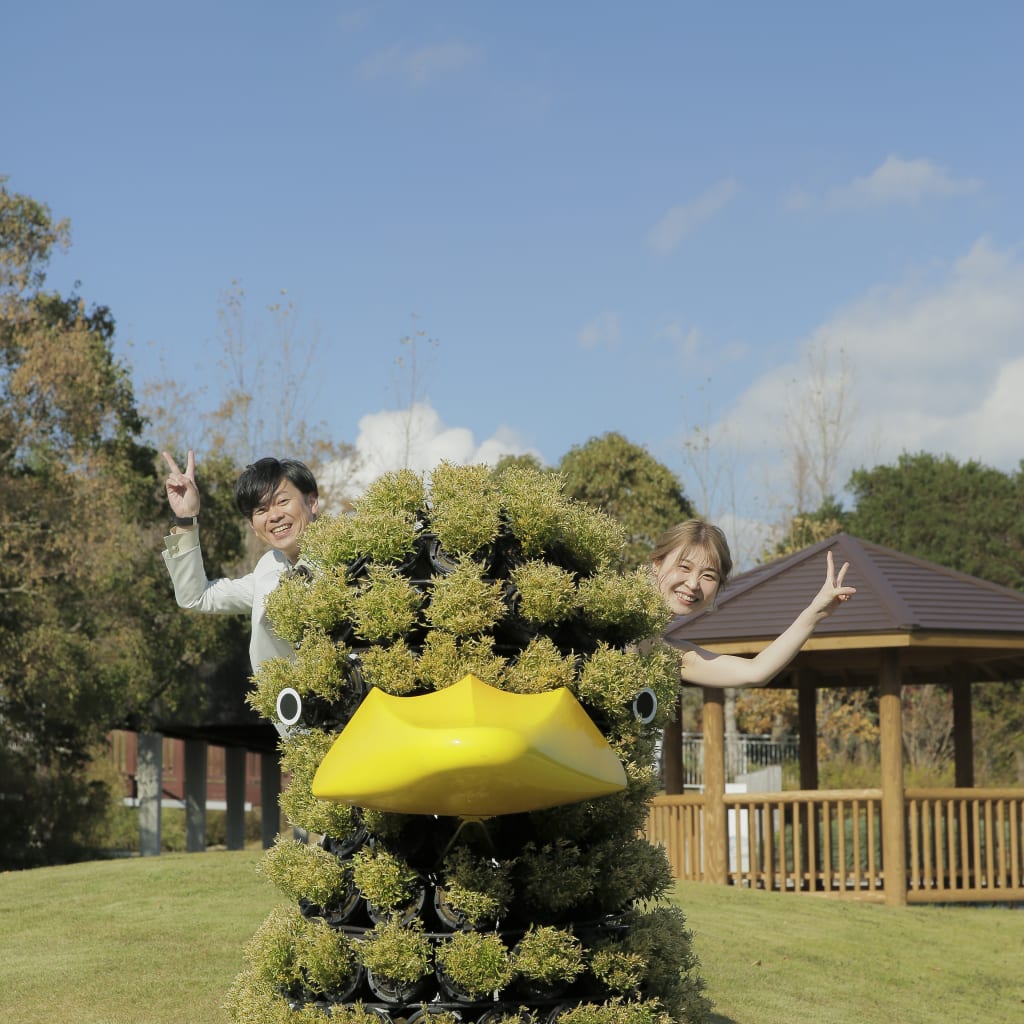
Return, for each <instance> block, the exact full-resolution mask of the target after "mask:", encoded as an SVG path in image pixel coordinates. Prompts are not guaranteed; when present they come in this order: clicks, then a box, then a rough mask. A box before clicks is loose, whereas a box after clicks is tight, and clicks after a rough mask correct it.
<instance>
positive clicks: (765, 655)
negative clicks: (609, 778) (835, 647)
mask: <svg viewBox="0 0 1024 1024" xmlns="http://www.w3.org/2000/svg"><path fill="white" fill-rule="evenodd" d="M826 566H827V567H826V571H825V582H824V583H823V584H822V587H821V590H819V591H818V593H817V594H816V595H815V596H814V598H813V600H812V601H811V603H810V604H809V605H808V606H807V607H806V608H805V609H804V610H803V611H802V612H801V613H800V614H799V615H798V616H797V617H796V619H795V621H794V622H793V624H792V625H791V626H790V627H789V628H788V629H787V630H786V631H785V632H784V633H783V634H782V635H781V636H778V637H776V638H775V639H774V640H773V641H772V642H771V643H770V644H769V645H768V646H767V647H766V648H765V649H764V650H763V651H760V652H758V653H757V654H755V655H754V657H752V658H740V657H737V656H735V655H732V654H713V653H712V652H711V651H706V650H704V649H703V648H701V647H698V646H697V645H696V644H693V643H690V642H689V641H688V640H683V639H681V638H679V637H678V636H674V635H672V633H673V628H672V627H673V626H676V627H678V625H679V622H678V617H680V616H683V615H693V613H694V612H698V611H701V610H703V609H704V608H708V607H710V608H712V609H713V608H714V607H715V598H716V597H717V596H718V592H719V590H721V588H722V586H723V585H724V584H725V581H726V579H727V578H728V576H729V573H730V572H731V571H732V556H731V555H730V554H729V545H728V543H727V541H726V539H725V534H724V533H722V531H721V530H720V529H719V528H718V527H717V526H712V525H711V524H710V523H705V522H701V521H700V520H698V519H690V520H688V521H687V522H685V523H680V524H679V525H678V526H674V527H672V529H670V530H668V531H666V532H665V533H664V534H662V536H661V537H660V538H659V539H658V543H657V544H656V545H655V547H654V551H653V553H652V554H651V571H652V575H653V580H654V585H655V586H656V587H657V589H658V591H659V592H660V593H661V596H662V597H664V599H665V601H666V602H667V604H668V606H669V608H671V609H672V612H673V613H674V614H675V615H676V616H677V619H676V620H674V621H673V623H672V624H671V625H670V626H669V628H668V630H667V631H666V635H665V637H664V639H665V641H666V643H669V644H671V645H672V646H673V647H676V648H678V649H679V650H680V651H682V652H683V653H682V656H681V658H680V675H681V676H682V678H683V680H684V681H685V682H687V683H693V684H695V685H697V686H710V687H718V688H725V687H731V686H764V684H765V683H767V682H769V681H770V680H771V679H773V678H774V677H775V676H777V675H778V674H779V672H781V671H782V669H784V668H785V667H786V665H788V664H789V662H790V661H792V660H793V658H794V657H796V654H797V652H798V651H799V650H800V648H801V647H802V646H803V645H804V643H805V642H806V641H807V639H808V637H810V635H811V633H813V632H814V627H815V626H817V624H818V623H819V622H820V621H821V620H822V619H824V618H826V617H827V616H829V615H831V614H832V612H834V611H835V610H836V608H838V607H839V605H840V604H841V603H842V602H844V601H848V600H849V599H850V598H851V597H852V596H853V595H854V594H855V593H856V592H857V591H856V589H855V588H854V587H845V586H843V579H844V577H845V576H846V570H847V569H848V568H849V567H850V564H849V562H844V563H843V565H842V568H840V570H839V572H838V573H837V572H836V571H835V565H834V563H833V560H832V552H831V551H830V552H829V553H828V558H827V562H826Z"/></svg>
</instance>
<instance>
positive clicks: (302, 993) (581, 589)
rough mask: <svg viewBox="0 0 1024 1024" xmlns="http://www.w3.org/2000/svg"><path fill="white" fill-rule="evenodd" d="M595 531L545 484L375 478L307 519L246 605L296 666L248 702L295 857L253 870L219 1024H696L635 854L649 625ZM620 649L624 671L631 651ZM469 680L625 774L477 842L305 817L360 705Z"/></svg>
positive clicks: (652, 724) (642, 792)
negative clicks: (274, 904)
mask: <svg viewBox="0 0 1024 1024" xmlns="http://www.w3.org/2000/svg"><path fill="white" fill-rule="evenodd" d="M622 543H623V537H622V534H621V529H620V528H619V527H618V525H617V524H616V523H615V522H614V521H613V520H611V519H610V518H609V517H607V516H605V515H604V514H602V513H600V512H598V511H596V510H594V509H592V508H590V507H588V506H586V505H584V504H582V503H579V502H575V501H573V500H571V499H569V498H567V497H566V496H565V495H564V494H563V492H562V481H561V478H560V477H559V476H558V475H557V474H552V473H545V472H542V471H539V470H535V469H532V468H524V467H519V466H510V467H509V468H507V469H505V470H504V471H502V472H500V473H494V472H492V471H490V470H488V468H487V467H485V466H454V465H450V464H447V463H443V464H441V465H440V466H438V467H437V468H436V469H435V470H434V471H433V473H432V474H431V477H430V484H429V487H428V485H427V484H426V482H425V481H424V479H423V478H422V477H421V476H419V475H417V474H415V473H412V472H409V471H401V472H398V473H393V474H388V475H387V476H384V477H382V478H380V479H379V480H378V481H377V482H376V483H375V484H374V485H373V486H371V488H370V489H369V490H368V491H367V492H366V494H365V495H364V496H363V497H362V498H361V499H360V500H359V501H358V503H357V504H356V507H355V509H354V511H353V512H352V513H350V514H347V515H344V516H337V517H329V516H323V517H321V518H320V519H318V520H317V521H316V522H315V523H313V524H312V525H311V526H310V527H309V528H308V529H307V531H306V534H305V535H304V537H303V550H302V559H301V560H300V563H299V565H298V566H297V567H296V569H295V570H294V571H293V572H292V573H291V574H290V575H289V576H288V577H286V578H285V579H283V580H282V582H281V584H280V585H279V587H278V588H277V590H276V591H275V592H274V593H273V594H272V595H271V598H270V600H269V601H268V607H267V610H268V614H269V615H270V616H271V619H272V621H273V622H274V625H275V629H277V631H278V632H279V633H280V635H281V636H283V637H284V638H286V639H287V640H289V641H291V642H292V643H294V644H295V647H296V657H295V659H294V661H285V660H277V661H271V662H267V663H265V664H264V665H263V666H262V667H261V670H260V672H259V674H258V676H257V677H256V688H255V690H254V691H253V692H252V694H251V695H250V702H251V703H252V705H253V706H254V707H255V708H256V709H257V710H258V711H259V712H260V713H261V714H263V715H265V716H266V717H268V718H270V719H271V720H275V721H281V722H284V723H286V724H287V725H288V727H289V732H288V735H287V737H286V738H285V739H284V740H283V741H282V768H283V769H284V770H285V771H286V772H287V774H288V777H289V778H290V780H291V782H290V786H289V788H288V789H287V791H286V792H285V793H284V794H282V798H281V803H282V808H283V809H284V811H285V813H286V815H287V817H288V818H289V820H290V821H291V822H292V824H293V825H294V826H295V827H296V828H298V829H302V830H304V831H305V832H307V833H308V834H309V835H310V837H311V840H310V842H308V843H302V842H298V841H296V840H295V839H291V838H279V840H278V842H277V844H276V845H275V847H274V848H273V849H271V850H268V851H267V853H266V855H265V858H264V860H263V862H262V863H261V867H260V870H261V871H262V872H263V873H264V874H265V875H266V876H267V877H268V878H269V879H271V880H272V881H273V882H274V883H275V884H276V885H277V886H278V887H279V889H280V890H281V892H282V893H283V894H284V895H285V896H286V897H287V899H288V901H289V903H288V904H283V905H282V906H281V907H279V908H277V909H276V910H275V911H274V912H273V913H272V914H271V915H270V916H269V917H268V918H267V920H266V921H265V922H264V924H263V926H262V927H261V928H260V930H259V931H258V932H257V933H256V935H255V936H254V937H253V939H252V940H251V941H250V942H249V944H248V945H247V947H246V960H247V967H246V969H245V970H244V971H243V973H242V974H241V975H239V977H238V978H237V979H236V981H235V984H234V986H233V988H232V990H231V993H230V995H229V998H228V1002H227V1008H228V1011H229V1013H230V1015H231V1017H232V1019H234V1020H236V1021H240V1022H246V1024H248V1022H260V1024H267V1022H269V1024H274V1022H278V1021H280V1022H281V1024H294V1022H296V1021H300V1022H308V1021H326V1020H333V1021H345V1022H348V1021H353V1022H357V1024H362V1022H363V1021H364V1020H365V1021H370V1022H371V1024H382V1022H383V1024H386V1022H388V1021H391V1022H395V1024H401V1022H413V1021H415V1022H416V1024H420V1022H421V1021H422V1020H423V1018H424V1017H430V1018H431V1021H430V1024H450V1022H456V1021H462V1022H466V1024H520V1022H522V1024H528V1022H533V1024H547V1022H551V1024H554V1021H556V1020H557V1021H559V1024H654V1022H660V1024H665V1022H668V1021H680V1022H688V1024H698V1022H701V1021H704V1020H706V1018H707V1014H708V1011H709V1003H708V1000H707V999H706V998H705V997H704V995H703V987H704V985H703V981H702V979H701V978H700V977H699V974H698V964H697V960H696V957H695V956H694V954H693V951H692V948H691V936H690V933H689V932H688V931H687V929H686V926H685V920H684V917H683V914H682V912H681V911H680V910H679V909H678V908H677V907H675V906H672V905H669V904H666V903H664V902H662V899H661V898H662V897H663V896H664V894H665V893H666V892H667V890H668V889H669V888H670V886H671V884H672V880H671V875H670V871H669V867H668V863H667V860H666V858H665V854H664V851H663V850H662V849H660V848H655V847H653V846H651V845H650V844H649V843H648V842H647V841H646V840H645V839H644V838H643V836H642V834H641V833H642V828H643V824H644V821H645V819H646V814H647V805H648V802H649V800H650V798H651V796H652V795H653V793H654V792H655V790H656V788H657V779H656V772H655V768H654V759H655V739H656V736H657V731H658V730H659V729H660V728H661V727H662V726H663V725H664V724H665V722H666V721H667V716H668V713H669V710H670V709H671V708H672V707H674V704H675V697H676V692H677V686H678V662H677V660H676V657H675V656H674V655H673V654H672V653H671V652H670V651H668V650H667V649H665V648H664V647H662V646H661V645H660V644H654V645H651V644H642V643H641V641H644V640H645V639H647V638H649V637H652V636H655V635H657V634H658V633H659V632H660V629H661V627H662V626H663V624H664V622H665V619H666V616H667V613H666V611H665V609H664V607H663V604H662V602H661V600H660V598H659V597H658V595H657V594H656V592H655V591H654V589H653V588H652V587H651V586H650V583H649V580H648V577H647V574H646V573H645V572H643V571H637V572H635V573H631V574H621V573H619V572H616V571H614V570H613V569H611V568H610V566H612V565H613V564H614V561H615V557H616V555H617V553H618V551H619V550H620V548H621V545H622ZM638 645H639V646H638ZM467 675H473V676H476V677H477V679H479V680H482V681H483V682H484V683H486V684H488V685H489V686H491V687H494V688H497V689H500V690H504V691H508V692H511V693H518V694H537V693H544V692H547V691H550V690H556V689H559V688H566V689H568V690H569V691H570V692H571V693H572V694H573V695H574V696H575V698H576V700H577V701H578V702H579V704H580V705H581V706H582V708H583V709H584V710H585V711H586V712H587V713H588V715H589V716H590V719H591V720H592V721H593V723H594V724H595V725H596V726H597V727H598V729H599V730H600V732H601V734H602V735H603V736H604V737H605V739H606V740H607V743H608V745H609V746H610V747H611V749H612V750H613V751H614V752H615V754H616V755H617V756H618V758H619V759H620V760H621V762H622V764H623V766H624V768H625V787H624V788H623V789H622V790H621V791H619V792H615V793H612V794H611V795H607V796H601V797H598V798H596V799H590V800H582V801H577V802H574V803H567V804H562V805H559V806H554V807H544V808H543V809H538V810H529V811H521V812H518V813H510V814H500V813H498V814H494V815H492V816H466V817H458V816H446V815H439V814H435V813H430V812H429V811H424V812H423V813H393V812H390V811H383V810H379V809H374V808H372V807H356V806H350V805H348V804H347V803H335V802H330V801H325V800H320V799H317V798H316V797H315V796H314V795H313V793H312V785H313V779H314V776H315V775H316V772H317V769H318V767H319V766H320V764H321V762H322V761H323V759H324V757H325V756H326V754H327V753H328V751H329V750H330V749H331V747H332V745H333V744H334V743H335V741H336V740H337V737H338V735H339V734H340V733H341V732H342V731H343V730H344V728H345V725H346V724H347V723H348V721H349V720H350V719H351V717H352V715H353V714H355V713H356V711H357V710H358V708H359V707H360V704H361V702H362V701H363V699H364V697H365V695H366V694H367V692H369V691H370V689H371V688H373V687H377V688H379V689H380V690H382V691H383V692H384V693H387V694H390V695H393V696H396V697H409V698H415V697H417V696H420V695H424V694H429V693H432V692H435V691H439V690H442V689H445V688H446V687H449V686H452V685H454V684H455V683H457V682H458V681H459V680H461V679H463V678H464V677H465V676H467Z"/></svg>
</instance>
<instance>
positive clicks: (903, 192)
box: [788, 153, 982, 209]
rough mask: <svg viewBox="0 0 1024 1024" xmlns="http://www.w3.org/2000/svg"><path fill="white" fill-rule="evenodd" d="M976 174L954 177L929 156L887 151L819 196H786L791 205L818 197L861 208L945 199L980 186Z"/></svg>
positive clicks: (804, 204) (835, 204) (802, 204)
mask: <svg viewBox="0 0 1024 1024" xmlns="http://www.w3.org/2000/svg"><path fill="white" fill-rule="evenodd" d="M981 187H982V182H981V181H979V180H978V179H977V178H955V177H953V176H952V175H951V174H950V173H949V172H948V171H946V170H945V168H943V167H939V166H938V165H937V164H934V163H932V161H931V160H927V159H924V158H917V159H914V160H905V159H904V158H903V157H901V156H898V155H897V154H895V153H893V154H890V155H889V156H887V157H886V158H885V160H883V161H882V163H881V164H879V166H878V167H876V168H875V169H874V170H873V171H872V172H871V173H870V174H868V175H866V176H864V177H860V178H854V179H853V180H852V181H850V182H847V183H846V184H843V185H838V186H837V187H835V188H833V189H832V190H831V191H829V192H828V193H827V194H826V195H825V196H824V197H822V198H821V199H820V200H819V199H818V198H816V197H815V196H813V195H812V194H810V193H808V192H804V191H798V192H795V193H794V194H793V195H792V196H791V197H790V199H789V203H788V205H789V206H790V208H792V209H802V208H805V207H809V206H814V205H816V204H817V203H818V202H819V201H820V202H823V203H824V204H825V205H826V206H830V207H832V208H834V209H849V208H856V209H863V208H864V207H869V206H882V205H889V204H892V203H919V202H923V201H924V200H926V199H948V198H951V197H953V196H962V195H969V194H970V193H972V192H977V191H979V190H980V189H981Z"/></svg>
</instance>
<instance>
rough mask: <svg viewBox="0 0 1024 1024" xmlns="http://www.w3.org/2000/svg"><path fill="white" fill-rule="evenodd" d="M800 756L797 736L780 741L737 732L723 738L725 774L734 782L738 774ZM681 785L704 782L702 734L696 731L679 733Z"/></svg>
mask: <svg viewBox="0 0 1024 1024" xmlns="http://www.w3.org/2000/svg"><path fill="white" fill-rule="evenodd" d="M799 758H800V737H799V736H788V737H786V738H785V739H782V740H776V739H772V737H771V736H750V735H745V734H741V735H739V736H736V737H734V738H730V737H726V741H725V777H726V780H727V781H728V782H735V781H736V779H738V778H739V777H740V776H741V775H749V774H750V773H751V772H756V771H760V769H762V768H769V767H771V766H772V765H782V764H786V763H788V762H790V761H797V760H799ZM683 785H684V786H685V787H687V788H690V789H693V788H698V789H699V788H702V787H703V785H704V736H703V734H702V733H699V732H684V733H683Z"/></svg>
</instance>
